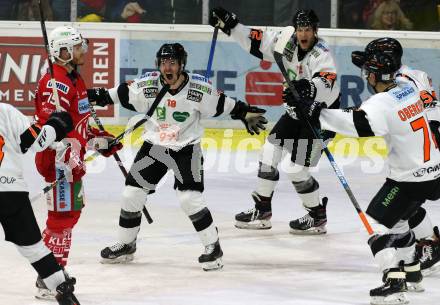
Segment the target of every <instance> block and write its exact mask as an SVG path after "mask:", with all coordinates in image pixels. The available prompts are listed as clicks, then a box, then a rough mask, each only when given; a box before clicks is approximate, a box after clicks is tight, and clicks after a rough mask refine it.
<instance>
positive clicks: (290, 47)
mask: <svg viewBox="0 0 440 305" xmlns="http://www.w3.org/2000/svg"><path fill="white" fill-rule="evenodd" d="M294 50H295V46H294V44H293V43H292V41H290V40H289V41H288V42H287V44H286V46H285V47H284V50H283V55H284V57H285V58H286V59H287V60H288V61H292V59H293V51H294Z"/></svg>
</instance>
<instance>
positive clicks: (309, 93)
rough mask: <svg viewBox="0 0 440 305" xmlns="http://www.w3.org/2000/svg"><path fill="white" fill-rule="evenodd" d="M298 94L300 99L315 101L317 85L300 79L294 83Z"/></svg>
mask: <svg viewBox="0 0 440 305" xmlns="http://www.w3.org/2000/svg"><path fill="white" fill-rule="evenodd" d="M292 83H293V85H294V86H295V89H296V91H297V92H298V95H299V97H301V98H309V99H312V100H314V99H315V97H316V87H315V84H314V83H313V82H312V81H310V80H308V79H305V78H303V79H300V80H296V81H293V82H292Z"/></svg>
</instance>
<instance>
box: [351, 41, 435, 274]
mask: <svg viewBox="0 0 440 305" xmlns="http://www.w3.org/2000/svg"><path fill="white" fill-rule="evenodd" d="M371 48H380V49H381V50H382V52H384V53H386V54H388V55H390V56H391V57H392V58H393V59H394V60H395V61H396V64H397V66H399V67H400V68H399V70H398V71H397V72H396V81H397V82H411V83H413V84H414V85H416V86H417V88H418V89H419V91H420V96H421V99H422V101H423V104H424V107H425V108H426V111H427V115H428V119H429V122H430V127H431V129H439V127H440V125H436V124H437V122H439V121H440V117H437V116H438V115H439V111H438V109H436V108H438V107H439V106H440V105H439V104H438V100H437V95H436V93H435V91H434V88H433V87H432V80H431V78H430V77H429V76H428V74H427V73H426V72H424V71H420V70H416V69H413V68H411V67H408V66H407V65H404V64H402V55H403V49H402V45H401V44H400V43H399V41H397V40H396V39H394V38H390V37H384V38H378V39H375V40H373V41H371V42H370V43H369V44H368V45H367V46H366V49H367V50H368V49H371ZM352 61H353V63H354V64H355V65H357V66H358V67H362V65H363V64H364V61H365V52H362V51H354V52H353V53H352ZM409 226H410V228H411V229H412V230H413V231H414V234H415V237H416V239H417V245H416V249H417V255H418V258H419V260H420V266H421V269H422V273H423V274H424V275H428V274H430V273H433V272H435V271H437V270H438V269H439V267H440V238H439V230H438V227H437V226H435V227H433V225H432V223H431V219H430V218H429V216H428V215H427V214H426V210H425V209H424V208H423V207H419V209H418V210H417V213H415V214H414V215H413V216H411V218H410V219H409Z"/></svg>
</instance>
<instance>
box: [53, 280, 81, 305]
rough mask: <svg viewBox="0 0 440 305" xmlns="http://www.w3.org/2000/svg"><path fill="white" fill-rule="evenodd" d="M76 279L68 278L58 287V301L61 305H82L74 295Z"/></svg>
mask: <svg viewBox="0 0 440 305" xmlns="http://www.w3.org/2000/svg"><path fill="white" fill-rule="evenodd" d="M75 283H76V280H75V278H67V279H66V281H65V282H63V283H61V284H59V285H58V287H57V288H56V292H57V294H56V296H55V298H56V300H57V301H58V304H60V305H80V304H79V301H78V299H77V298H76V296H75V295H74V294H73V291H74V290H75V288H74V285H75Z"/></svg>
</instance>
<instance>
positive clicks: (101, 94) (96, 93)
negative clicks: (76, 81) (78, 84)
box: [87, 88, 113, 107]
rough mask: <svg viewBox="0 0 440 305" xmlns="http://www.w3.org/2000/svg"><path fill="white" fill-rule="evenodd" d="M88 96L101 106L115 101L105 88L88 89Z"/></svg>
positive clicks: (92, 101) (91, 100)
mask: <svg viewBox="0 0 440 305" xmlns="http://www.w3.org/2000/svg"><path fill="white" fill-rule="evenodd" d="M87 97H88V98H89V101H90V102H91V103H93V104H94V105H98V106H101V107H104V106H107V105H113V101H112V99H111V98H110V95H109V94H108V91H107V89H105V88H93V89H87Z"/></svg>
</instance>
